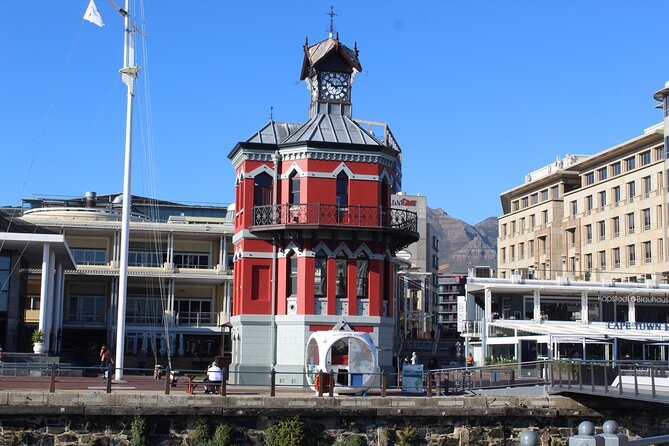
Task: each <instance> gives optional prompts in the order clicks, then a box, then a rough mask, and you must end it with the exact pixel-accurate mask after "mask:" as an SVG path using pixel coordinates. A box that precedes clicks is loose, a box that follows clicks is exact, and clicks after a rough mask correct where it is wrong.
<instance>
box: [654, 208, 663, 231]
mask: <svg viewBox="0 0 669 446" xmlns="http://www.w3.org/2000/svg"><path fill="white" fill-rule="evenodd" d="M656 209H657V212H655V213H656V214H657V227H658V228H661V227H662V226H663V225H664V219H663V217H664V214H663V212H662V205H661V204H658V205H657V208H656Z"/></svg>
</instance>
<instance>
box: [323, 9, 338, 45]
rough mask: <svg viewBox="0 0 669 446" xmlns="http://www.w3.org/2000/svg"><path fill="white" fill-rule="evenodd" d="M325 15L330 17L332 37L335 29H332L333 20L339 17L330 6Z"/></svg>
mask: <svg viewBox="0 0 669 446" xmlns="http://www.w3.org/2000/svg"><path fill="white" fill-rule="evenodd" d="M325 15H329V16H330V37H332V36H333V35H334V29H335V28H334V18H335V16H336V15H339V14H335V12H334V6H330V12H326V13H325Z"/></svg>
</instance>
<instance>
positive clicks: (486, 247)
mask: <svg viewBox="0 0 669 446" xmlns="http://www.w3.org/2000/svg"><path fill="white" fill-rule="evenodd" d="M427 220H428V222H429V223H430V225H432V230H433V233H434V235H436V236H437V238H438V239H439V264H441V265H444V264H448V268H446V269H443V270H442V272H447V273H449V272H450V273H456V272H467V269H468V268H471V267H473V266H492V267H493V268H496V267H497V235H498V231H499V229H498V226H497V218H496V217H488V218H486V219H485V220H483V221H482V222H479V223H477V224H475V225H474V226H472V225H470V224H468V223H466V222H464V221H462V220H459V219H457V218H453V217H451V216H450V215H448V214H447V213H446V212H445V211H444V210H443V209H439V208H437V209H432V208H430V207H428V208H427Z"/></svg>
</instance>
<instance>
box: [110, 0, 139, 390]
mask: <svg viewBox="0 0 669 446" xmlns="http://www.w3.org/2000/svg"><path fill="white" fill-rule="evenodd" d="M124 12H125V14H123V13H122V14H123V15H124V18H125V20H124V39H123V40H124V42H123V43H124V45H123V68H121V70H120V73H121V78H122V80H123V83H125V84H126V86H127V87H128V93H127V106H126V121H125V162H124V169H123V214H122V217H121V255H120V257H121V258H120V265H119V287H118V312H117V316H116V373H115V378H116V380H121V379H123V357H124V354H125V310H126V300H127V291H128V248H129V238H130V205H131V194H130V176H131V175H130V174H131V171H132V102H133V98H134V85H135V79H137V72H138V71H139V67H136V66H135V30H134V29H133V28H132V27H131V26H130V0H125V11H124Z"/></svg>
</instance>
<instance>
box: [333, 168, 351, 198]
mask: <svg viewBox="0 0 669 446" xmlns="http://www.w3.org/2000/svg"><path fill="white" fill-rule="evenodd" d="M336 204H337V206H339V207H348V175H346V172H344V171H343V170H342V171H341V172H339V174H338V175H337V203H336Z"/></svg>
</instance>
